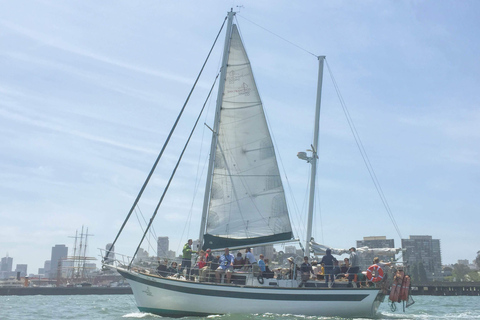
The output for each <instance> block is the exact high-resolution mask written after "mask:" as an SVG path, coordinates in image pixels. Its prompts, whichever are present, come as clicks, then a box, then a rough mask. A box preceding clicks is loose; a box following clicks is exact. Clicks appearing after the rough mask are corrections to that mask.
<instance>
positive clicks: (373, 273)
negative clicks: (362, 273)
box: [367, 264, 383, 282]
mask: <svg viewBox="0 0 480 320" xmlns="http://www.w3.org/2000/svg"><path fill="white" fill-rule="evenodd" d="M367 279H368V281H372V282H379V281H382V280H383V269H382V267H380V266H379V265H376V264H373V265H371V266H370V267H368V269H367Z"/></svg>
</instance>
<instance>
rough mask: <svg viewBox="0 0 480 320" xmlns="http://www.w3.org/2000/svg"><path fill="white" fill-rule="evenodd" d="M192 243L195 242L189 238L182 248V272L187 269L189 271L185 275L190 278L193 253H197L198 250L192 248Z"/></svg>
mask: <svg viewBox="0 0 480 320" xmlns="http://www.w3.org/2000/svg"><path fill="white" fill-rule="evenodd" d="M192 244H193V241H192V239H188V242H187V243H185V245H184V246H183V250H182V253H183V256H182V266H181V269H180V272H183V270H185V269H186V270H187V273H186V275H185V277H186V278H187V279H189V275H190V269H191V267H192V253H197V252H196V251H193V250H192Z"/></svg>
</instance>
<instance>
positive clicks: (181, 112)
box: [104, 17, 227, 260]
mask: <svg viewBox="0 0 480 320" xmlns="http://www.w3.org/2000/svg"><path fill="white" fill-rule="evenodd" d="M226 21H227V17H225V20H223V23H222V26H221V27H220V31H218V34H217V37H216V38H215V41H214V42H213V45H212V47H211V48H210V51H209V52H208V55H207V58H206V59H205V62H204V63H203V66H202V68H201V69H200V73H199V74H198V76H197V79H195V82H194V84H193V86H192V89H191V90H190V93H189V94H188V96H187V99H186V100H185V103H184V104H183V107H182V109H181V110H180V113H179V114H178V116H177V119H176V120H175V123H174V124H173V127H172V129H171V130H170V133H169V134H168V137H167V140H166V141H165V143H164V145H163V147H162V150H161V151H160V153H159V155H158V157H157V159H156V160H155V163H154V164H153V167H152V169H151V170H150V173H149V174H148V176H147V179H146V180H145V182H144V183H143V186H142V188H141V189H140V192H139V193H138V195H137V198H136V199H135V201H134V202H133V205H132V208H131V209H130V211H129V212H128V214H127V217H126V218H125V221H124V222H123V224H122V226H121V227H120V230H119V231H118V233H117V236H116V237H115V240H113V242H112V246H111V248H112V247H114V246H115V243H116V242H117V240H118V238H119V237H120V234H121V233H122V231H123V229H124V228H125V225H126V224H127V221H128V220H129V219H130V216H131V215H132V212H133V209H134V208H135V206H136V205H137V203H138V201H139V200H140V198H141V197H142V194H143V192H144V191H145V188H146V187H147V184H148V182H149V181H150V178H151V177H152V175H153V172H154V171H155V169H156V167H157V165H158V162H159V161H160V158H161V157H162V155H163V152H164V151H165V148H166V147H167V145H168V142H169V141H170V138H171V137H172V135H173V132H174V131H175V128H176V127H177V124H178V122H179V121H180V118H181V116H182V114H183V111H184V110H185V107H186V106H187V103H188V101H189V100H190V97H191V96H192V93H193V90H194V89H195V87H196V85H197V83H198V80H199V79H200V76H201V75H202V72H203V69H204V68H205V65H206V64H207V61H208V59H209V58H210V54H211V53H212V51H213V48H214V47H215V44H216V43H217V40H218V37H219V36H220V34H221V32H222V30H223V27H224V25H225V22H226ZM111 248H110V249H111ZM110 251H111V250H108V251H107V253H106V255H105V258H104V260H105V259H107V258H108V255H109V254H110Z"/></svg>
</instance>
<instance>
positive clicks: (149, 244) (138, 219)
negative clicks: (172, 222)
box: [132, 210, 153, 262]
mask: <svg viewBox="0 0 480 320" xmlns="http://www.w3.org/2000/svg"><path fill="white" fill-rule="evenodd" d="M135 217H136V218H137V221H138V225H139V226H140V229H141V230H142V232H143V226H142V222H141V221H140V217H139V216H138V213H137V210H135ZM147 242H148V247H149V248H151V249H153V247H152V245H151V243H150V239H149V238H147ZM132 262H133V260H132Z"/></svg>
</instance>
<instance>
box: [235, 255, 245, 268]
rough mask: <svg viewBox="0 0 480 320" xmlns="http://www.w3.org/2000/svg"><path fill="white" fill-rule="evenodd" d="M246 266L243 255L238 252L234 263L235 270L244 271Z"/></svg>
mask: <svg viewBox="0 0 480 320" xmlns="http://www.w3.org/2000/svg"><path fill="white" fill-rule="evenodd" d="M244 265H245V259H243V257H242V253H241V252H238V253H237V256H236V257H235V260H234V261H233V269H237V270H238V269H242V268H243V266H244Z"/></svg>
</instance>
